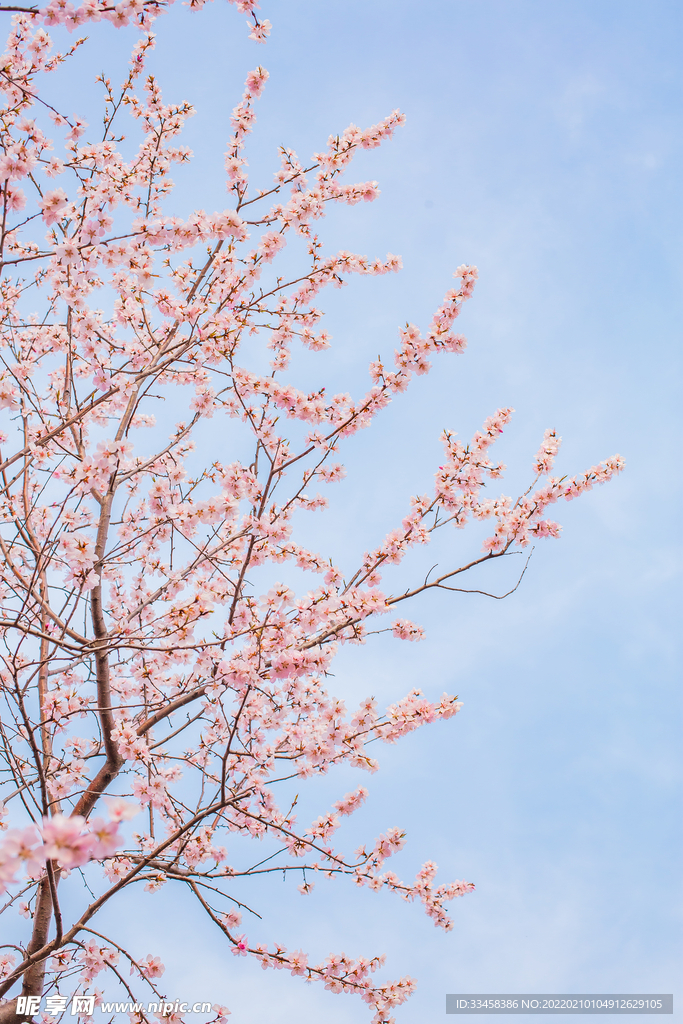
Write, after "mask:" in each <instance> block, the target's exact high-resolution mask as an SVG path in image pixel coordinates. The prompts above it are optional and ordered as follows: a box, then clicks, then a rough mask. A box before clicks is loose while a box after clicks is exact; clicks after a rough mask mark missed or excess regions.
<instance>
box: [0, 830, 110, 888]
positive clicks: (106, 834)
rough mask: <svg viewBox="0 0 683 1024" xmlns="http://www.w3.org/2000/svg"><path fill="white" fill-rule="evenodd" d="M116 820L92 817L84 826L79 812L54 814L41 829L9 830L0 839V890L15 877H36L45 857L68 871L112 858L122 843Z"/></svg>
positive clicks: (6, 886)
mask: <svg viewBox="0 0 683 1024" xmlns="http://www.w3.org/2000/svg"><path fill="white" fill-rule="evenodd" d="M119 820H120V819H117V818H112V820H110V821H104V820H103V819H102V818H94V819H93V820H92V821H89V822H88V823H87V827H86V822H85V819H84V818H82V817H80V816H79V815H71V816H70V817H67V816H66V815H64V814H55V815H54V816H53V817H51V818H44V819H43V823H42V826H41V827H40V829H38V828H36V826H34V825H29V826H28V827H27V828H23V829H9V830H8V831H7V832H6V833H5V835H4V836H3V837H2V839H0V893H2V892H5V891H6V890H7V888H8V887H9V885H11V884H12V883H14V882H16V881H17V877H19V878H21V879H23V878H32V879H37V878H39V877H40V876H41V875H42V874H43V871H44V866H45V861H47V860H51V861H52V860H54V861H55V862H56V863H57V864H58V865H59V866H60V868H65V869H67V870H70V869H71V868H77V867H80V866H81V865H83V864H87V863H88V861H90V860H93V859H95V860H102V859H104V858H105V857H111V855H112V854H113V853H115V852H116V850H118V849H119V848H120V847H121V846H123V843H124V837H123V836H122V835H121V834H120V833H119V831H118V826H119Z"/></svg>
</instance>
